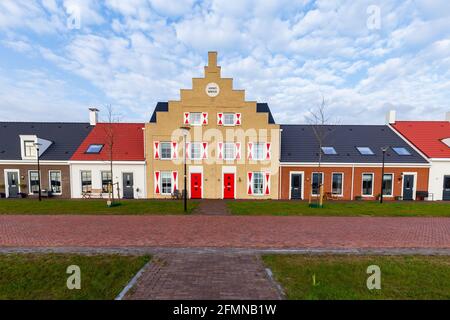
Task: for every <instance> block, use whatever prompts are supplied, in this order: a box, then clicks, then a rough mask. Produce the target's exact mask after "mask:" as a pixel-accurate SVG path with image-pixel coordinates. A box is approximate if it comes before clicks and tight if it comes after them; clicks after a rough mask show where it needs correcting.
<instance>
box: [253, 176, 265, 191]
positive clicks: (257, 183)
mask: <svg viewBox="0 0 450 320" xmlns="http://www.w3.org/2000/svg"><path fill="white" fill-rule="evenodd" d="M263 190H264V177H263V174H262V172H254V173H253V193H254V194H263Z"/></svg>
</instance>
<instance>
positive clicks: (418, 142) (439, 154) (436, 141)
mask: <svg viewBox="0 0 450 320" xmlns="http://www.w3.org/2000/svg"><path fill="white" fill-rule="evenodd" d="M393 127H394V128H395V129H396V130H397V131H398V132H399V133H401V134H402V135H403V136H404V137H405V138H406V139H408V140H409V141H410V142H411V143H412V144H413V145H414V146H416V147H417V148H418V149H419V150H420V151H422V152H423V153H424V154H425V155H426V156H427V157H429V158H450V147H448V146H447V145H446V144H445V143H443V142H442V141H441V140H442V139H446V138H450V122H449V121H397V122H396V123H395V124H394V125H393Z"/></svg>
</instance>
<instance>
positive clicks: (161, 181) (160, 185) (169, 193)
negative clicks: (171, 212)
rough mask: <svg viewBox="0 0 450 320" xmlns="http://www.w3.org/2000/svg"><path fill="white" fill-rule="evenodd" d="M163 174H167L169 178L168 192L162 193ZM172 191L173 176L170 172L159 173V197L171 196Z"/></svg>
mask: <svg viewBox="0 0 450 320" xmlns="http://www.w3.org/2000/svg"><path fill="white" fill-rule="evenodd" d="M164 174H168V175H169V177H170V191H169V192H168V193H167V192H164V191H163V175H164ZM172 189H173V174H172V171H161V172H160V179H159V190H160V192H161V195H164V196H167V195H171V194H172Z"/></svg>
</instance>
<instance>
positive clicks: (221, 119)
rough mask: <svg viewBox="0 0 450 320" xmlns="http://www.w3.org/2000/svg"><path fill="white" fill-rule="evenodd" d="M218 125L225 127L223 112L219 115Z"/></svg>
mask: <svg viewBox="0 0 450 320" xmlns="http://www.w3.org/2000/svg"><path fill="white" fill-rule="evenodd" d="M217 125H219V126H221V125H223V113H222V112H219V113H218V114H217Z"/></svg>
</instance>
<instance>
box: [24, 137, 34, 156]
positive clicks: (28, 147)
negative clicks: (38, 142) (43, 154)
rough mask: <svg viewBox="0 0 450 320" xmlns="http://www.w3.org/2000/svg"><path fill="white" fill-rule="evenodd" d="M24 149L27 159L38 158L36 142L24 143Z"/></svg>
mask: <svg viewBox="0 0 450 320" xmlns="http://www.w3.org/2000/svg"><path fill="white" fill-rule="evenodd" d="M23 147H24V155H25V157H30V158H31V157H36V146H35V145H34V141H24V142H23Z"/></svg>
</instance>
